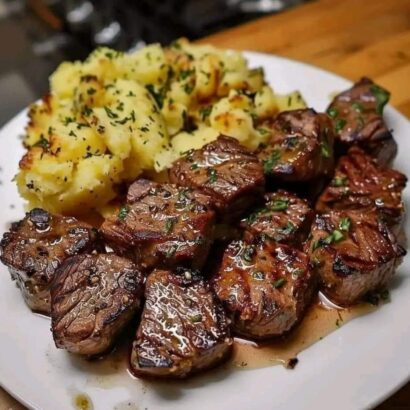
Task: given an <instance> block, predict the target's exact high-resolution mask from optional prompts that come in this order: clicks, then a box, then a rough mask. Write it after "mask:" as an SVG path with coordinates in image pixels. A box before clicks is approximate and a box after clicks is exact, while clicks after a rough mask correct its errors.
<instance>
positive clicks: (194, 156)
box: [169, 136, 265, 220]
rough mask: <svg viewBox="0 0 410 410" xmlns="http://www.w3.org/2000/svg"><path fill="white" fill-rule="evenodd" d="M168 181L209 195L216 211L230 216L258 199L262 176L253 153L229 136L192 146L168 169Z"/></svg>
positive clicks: (253, 203) (259, 165)
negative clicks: (194, 148)
mask: <svg viewBox="0 0 410 410" xmlns="http://www.w3.org/2000/svg"><path fill="white" fill-rule="evenodd" d="M169 177H170V180H171V182H174V183H176V184H179V185H182V186H187V187H191V188H194V189H198V190H200V191H202V192H203V193H205V194H207V195H209V196H210V197H212V199H213V201H214V203H215V207H216V210H217V212H218V213H219V215H220V216H221V217H222V219H224V220H234V219H236V218H238V217H240V216H241V215H242V214H243V213H244V212H245V211H246V210H248V209H249V208H251V207H252V206H253V205H255V204H256V203H257V202H258V201H259V200H261V199H262V195H263V193H264V185H265V179H264V175H263V169H262V166H261V164H260V162H259V161H258V159H257V158H256V156H255V155H254V154H253V153H252V152H250V151H249V150H248V149H246V148H245V147H242V146H241V145H240V144H239V143H238V141H237V140H236V139H234V138H231V137H226V136H220V137H219V138H218V139H217V140H216V141H213V142H211V143H209V144H207V145H205V146H204V147H203V148H201V149H198V150H192V151H190V152H188V154H187V155H186V156H185V157H184V158H181V159H179V160H178V161H176V162H175V163H174V165H173V167H172V168H171V169H170V171H169Z"/></svg>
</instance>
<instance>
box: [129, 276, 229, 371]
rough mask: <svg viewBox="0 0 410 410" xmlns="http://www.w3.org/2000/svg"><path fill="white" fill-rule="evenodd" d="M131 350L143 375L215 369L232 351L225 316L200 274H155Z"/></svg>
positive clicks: (134, 366) (149, 281) (148, 285)
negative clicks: (213, 367)
mask: <svg viewBox="0 0 410 410" xmlns="http://www.w3.org/2000/svg"><path fill="white" fill-rule="evenodd" d="M145 299H146V301H145V307H144V311H143V313H142V318H141V323H140V326H139V328H138V331H137V335H136V340H135V341H134V343H133V346H132V352H131V369H132V371H133V372H134V373H135V374H136V375H139V376H142V377H143V376H153V377H177V378H179V377H186V376H189V375H190V374H192V373H194V372H198V371H200V370H204V369H207V368H210V367H212V366H215V365H216V364H217V363H219V362H220V361H221V360H222V359H223V358H224V357H225V356H226V355H227V354H228V353H229V352H230V350H231V346H232V339H231V338H230V335H229V325H228V321H227V319H226V316H225V312H224V310H223V308H222V306H221V305H220V304H219V302H218V301H217V300H216V298H215V296H214V294H213V292H212V289H211V288H210V285H209V284H208V283H206V282H204V280H203V279H202V278H201V276H200V275H199V274H198V273H197V272H196V271H190V270H186V269H183V268H178V269H177V270H176V271H175V272H171V271H167V270H154V271H153V272H152V273H151V274H150V275H149V276H148V279H147V283H146V287H145Z"/></svg>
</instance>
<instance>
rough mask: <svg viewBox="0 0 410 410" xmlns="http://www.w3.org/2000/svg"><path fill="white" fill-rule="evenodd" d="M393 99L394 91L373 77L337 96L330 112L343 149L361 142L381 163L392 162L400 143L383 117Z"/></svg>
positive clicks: (363, 147)
mask: <svg viewBox="0 0 410 410" xmlns="http://www.w3.org/2000/svg"><path fill="white" fill-rule="evenodd" d="M389 98H390V93H389V92H388V91H386V90H385V89H384V88H382V87H380V86H378V85H377V84H375V83H374V82H373V81H372V80H370V79H369V78H362V79H361V80H360V81H358V82H357V83H356V84H354V85H353V87H352V88H350V89H349V90H347V91H344V92H342V93H340V94H338V95H337V96H336V97H335V98H334V100H333V101H332V103H331V104H330V106H329V108H328V110H327V112H328V114H329V116H330V117H331V118H332V120H333V123H334V129H335V133H336V141H337V143H338V144H340V146H341V148H342V150H343V149H344V150H346V149H347V148H349V147H351V146H352V145H359V146H360V147H361V148H362V149H364V150H365V151H366V152H367V153H369V154H370V155H372V156H374V157H375V158H377V159H378V161H379V163H380V164H388V163H389V162H391V160H392V159H393V158H394V157H395V155H396V153H397V144H396V142H395V141H394V139H393V136H392V134H391V133H390V131H389V129H388V128H387V126H386V124H385V122H384V120H383V116H382V114H383V108H384V106H385V104H387V102H388V101H389Z"/></svg>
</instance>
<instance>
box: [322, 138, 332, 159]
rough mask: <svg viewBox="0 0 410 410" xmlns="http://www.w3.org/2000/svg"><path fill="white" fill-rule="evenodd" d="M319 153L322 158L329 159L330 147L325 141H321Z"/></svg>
mask: <svg viewBox="0 0 410 410" xmlns="http://www.w3.org/2000/svg"><path fill="white" fill-rule="evenodd" d="M321 152H322V156H323V157H325V158H330V147H329V143H328V142H327V141H322V144H321Z"/></svg>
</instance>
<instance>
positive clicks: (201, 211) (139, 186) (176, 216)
mask: <svg viewBox="0 0 410 410" xmlns="http://www.w3.org/2000/svg"><path fill="white" fill-rule="evenodd" d="M210 205H211V200H210V198H209V197H208V196H206V195H203V194H202V193H200V192H198V191H194V190H193V189H190V188H185V187H178V186H176V185H172V184H158V183H155V182H152V181H148V180H145V179H139V180H137V181H136V182H134V183H133V184H132V185H131V186H130V188H129V191H128V195H127V202H126V205H125V206H124V207H122V208H121V210H120V212H119V214H118V216H116V217H113V218H109V219H107V220H106V221H105V222H104V223H103V225H102V227H101V231H102V233H103V235H104V237H105V238H106V239H107V241H108V243H109V244H110V246H111V247H112V248H113V249H114V250H115V251H116V252H117V253H118V254H121V255H126V256H128V257H131V258H132V259H133V260H135V262H136V263H138V264H139V266H141V267H143V268H144V269H149V268H151V267H153V266H176V265H184V266H192V267H194V268H200V267H201V266H202V264H203V263H204V261H205V259H206V257H207V255H208V250H209V247H210V244H211V236H212V235H211V234H212V230H213V226H214V211H213V210H212V209H211V206H210Z"/></svg>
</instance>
